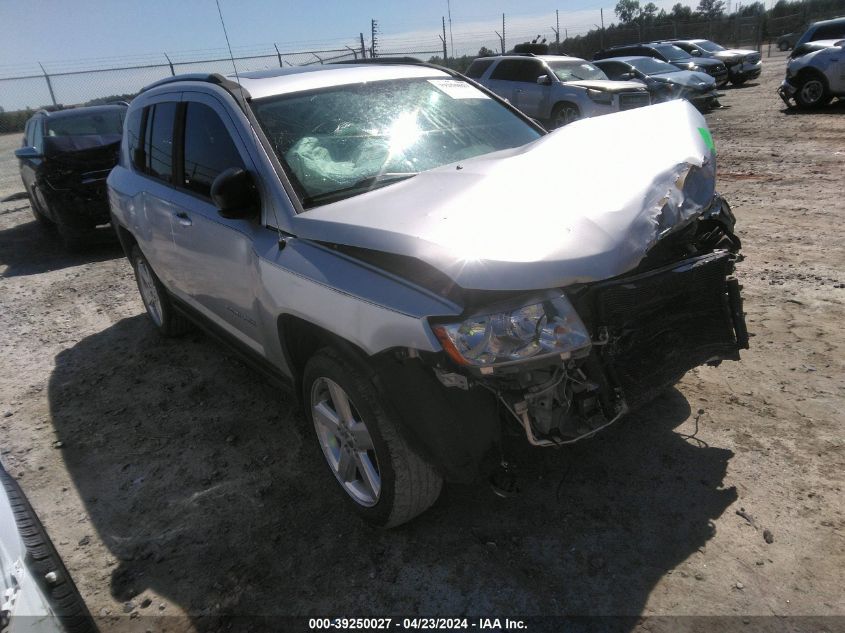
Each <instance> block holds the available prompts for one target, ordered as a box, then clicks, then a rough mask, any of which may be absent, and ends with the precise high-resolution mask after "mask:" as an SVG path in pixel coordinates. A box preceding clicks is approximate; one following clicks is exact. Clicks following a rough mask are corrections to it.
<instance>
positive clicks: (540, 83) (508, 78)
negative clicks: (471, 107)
mask: <svg viewBox="0 0 845 633" xmlns="http://www.w3.org/2000/svg"><path fill="white" fill-rule="evenodd" d="M466 76H467V77H470V78H471V79H474V80H475V81H477V82H478V83H480V84H481V85H483V86H484V87H486V88H488V89H490V90H492V91H493V92H495V93H496V94H497V95H499V96H500V97H502V98H503V99H507V100H508V101H510V102H511V103H512V104H513V105H515V106H516V107H517V108H519V109H520V110H522V111H523V112H524V113H525V114H527V115H528V116H530V117H533V118H535V119H538V120H541V121H546V122H547V125H548V126H549V127H550V128H557V127H561V126H563V125H566V124H567V123H571V122H572V121H576V120H578V119H581V118H585V117H592V116H598V115H600V114H609V113H611V112H619V111H620V110H630V109H631V108H639V107H641V106H646V105H649V104H650V103H651V97H650V96H649V93H648V90H647V89H646V88H645V87H644V86H643V84H642V83H640V82H637V81H610V80H609V79H608V78H607V75H605V74H604V72H603V71H602V70H601V69H600V68H597V67H596V66H594V65H593V64H591V63H590V62H588V61H586V60H583V59H579V58H578V57H564V56H561V55H541V56H540V55H504V56H501V57H481V58H479V59H476V60H475V61H473V62H472V64H470V66H469V68H467V71H466Z"/></svg>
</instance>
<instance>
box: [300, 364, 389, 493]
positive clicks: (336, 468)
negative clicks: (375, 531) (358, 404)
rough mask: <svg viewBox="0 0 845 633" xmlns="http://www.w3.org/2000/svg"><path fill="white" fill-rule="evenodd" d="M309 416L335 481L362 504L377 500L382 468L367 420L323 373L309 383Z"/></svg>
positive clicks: (338, 386) (344, 393)
mask: <svg viewBox="0 0 845 633" xmlns="http://www.w3.org/2000/svg"><path fill="white" fill-rule="evenodd" d="M311 416H312V418H313V420H314V429H315V430H316V432H317V440H318V441H319V443H320V448H321V449H322V450H323V455H324V456H325V458H326V462H328V464H329V468H331V470H332V473H334V476H335V477H336V478H337V481H338V483H340V485H341V486H342V487H343V489H344V490H345V491H346V493H347V494H348V495H349V496H350V497H352V499H353V500H354V501H355V502H356V503H358V504H360V505H362V506H365V507H372V506H374V505H375V504H376V503H378V500H379V495H380V494H381V471H380V469H379V463H378V459H377V457H376V453H375V447H374V445H373V438H372V436H371V435H370V431H369V429H368V428H367V424H366V423H365V422H364V420H363V419H362V418H361V415H360V414H359V413H358V410H357V409H356V408H355V405H354V404H353V403H352V401H351V400H350V399H349V396H348V395H347V394H346V392H345V391H344V390H343V388H342V387H341V386H340V385H338V384H337V383H336V382H334V381H333V380H330V379H328V378H325V377H322V378H318V379H317V380H315V381H314V384H313V385H312V386H311Z"/></svg>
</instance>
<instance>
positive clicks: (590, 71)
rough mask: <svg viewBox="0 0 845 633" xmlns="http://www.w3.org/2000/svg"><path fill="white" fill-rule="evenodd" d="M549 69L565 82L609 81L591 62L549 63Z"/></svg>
mask: <svg viewBox="0 0 845 633" xmlns="http://www.w3.org/2000/svg"><path fill="white" fill-rule="evenodd" d="M549 68H551V69H552V72H553V73H554V74H555V75H556V76H557V78H558V79H560V80H561V81H563V82H566V81H582V80H584V79H607V76H606V75H605V74H604V73H603V72H602V71H601V69H600V68H596V67H595V66H594V65H593V64H591V63H590V62H586V61H583V62H580V61H579V62H563V61H561V62H549Z"/></svg>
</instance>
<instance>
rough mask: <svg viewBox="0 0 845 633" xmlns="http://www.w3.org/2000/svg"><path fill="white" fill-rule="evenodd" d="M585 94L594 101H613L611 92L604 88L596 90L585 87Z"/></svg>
mask: <svg viewBox="0 0 845 633" xmlns="http://www.w3.org/2000/svg"><path fill="white" fill-rule="evenodd" d="M587 96H588V97H590V99H592V100H593V101H595V102H596V103H613V93H612V92H605V91H604V90H596V89H595V88H588V89H587Z"/></svg>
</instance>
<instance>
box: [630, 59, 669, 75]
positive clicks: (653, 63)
mask: <svg viewBox="0 0 845 633" xmlns="http://www.w3.org/2000/svg"><path fill="white" fill-rule="evenodd" d="M628 63H629V64H631V66H633V67H634V68H636V69H637V70H639V71H640V72H641V73H645V74H646V75H662V74H664V73H674V72H678V69H677V68H675V67H674V66H673V65H672V64H667V63H666V62H662V61H660V60H659V59H654V58H653V57H641V58H640V59H632V60H630V61H629V62H628Z"/></svg>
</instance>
